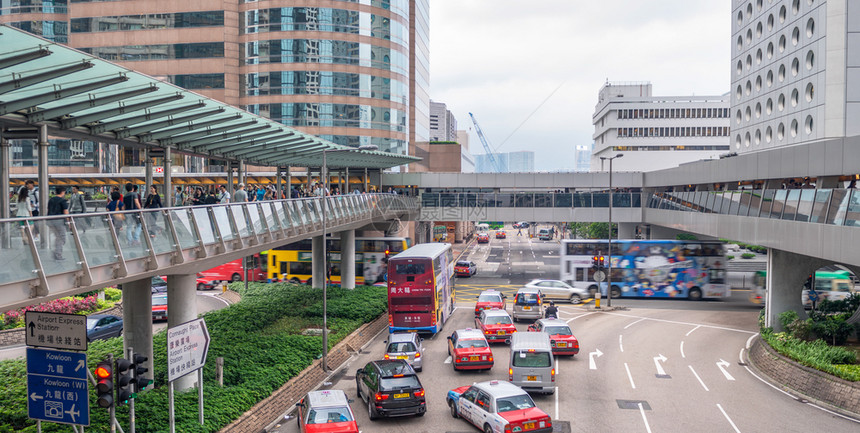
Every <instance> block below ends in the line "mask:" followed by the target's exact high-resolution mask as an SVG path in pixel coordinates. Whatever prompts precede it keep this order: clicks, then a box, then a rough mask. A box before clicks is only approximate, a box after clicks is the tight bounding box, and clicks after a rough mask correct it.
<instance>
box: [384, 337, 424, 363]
mask: <svg viewBox="0 0 860 433" xmlns="http://www.w3.org/2000/svg"><path fill="white" fill-rule="evenodd" d="M423 342H424V339H423V338H421V337H419V336H418V334H417V333H415V332H400V333H395V334H390V335H389V336H388V341H387V342H386V343H387V344H388V346H387V347H386V349H385V359H402V360H404V361H406V362H408V363H409V365H411V366H412V368H413V369H414V370H415V371H421V368H422V366H423V365H424V362H423V359H424V344H423Z"/></svg>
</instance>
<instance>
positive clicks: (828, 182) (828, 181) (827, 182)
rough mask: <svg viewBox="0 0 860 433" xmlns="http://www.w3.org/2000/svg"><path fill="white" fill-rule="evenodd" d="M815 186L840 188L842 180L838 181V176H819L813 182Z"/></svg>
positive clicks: (819, 187)
mask: <svg viewBox="0 0 860 433" xmlns="http://www.w3.org/2000/svg"><path fill="white" fill-rule="evenodd" d="M815 187H816V188H818V189H833V188H842V182H839V176H819V177H818V179H817V181H816V182H815Z"/></svg>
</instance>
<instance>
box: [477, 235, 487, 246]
mask: <svg viewBox="0 0 860 433" xmlns="http://www.w3.org/2000/svg"><path fill="white" fill-rule="evenodd" d="M477 239H478V243H479V244H487V243H490V235H488V234H486V233H478V236H477Z"/></svg>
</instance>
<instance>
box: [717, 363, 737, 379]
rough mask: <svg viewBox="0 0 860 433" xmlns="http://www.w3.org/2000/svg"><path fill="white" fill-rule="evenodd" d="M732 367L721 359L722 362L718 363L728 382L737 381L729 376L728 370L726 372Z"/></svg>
mask: <svg viewBox="0 0 860 433" xmlns="http://www.w3.org/2000/svg"><path fill="white" fill-rule="evenodd" d="M730 365H731V364H729V363H728V362H726V361H724V360H722V359H720V362H718V363H717V367H719V368H720V371H722V372H723V376H725V377H726V379H727V380H735V378H734V377H732V375H731V374H729V372H728V370H726V368H728V366H730Z"/></svg>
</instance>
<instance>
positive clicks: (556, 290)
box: [524, 279, 591, 304]
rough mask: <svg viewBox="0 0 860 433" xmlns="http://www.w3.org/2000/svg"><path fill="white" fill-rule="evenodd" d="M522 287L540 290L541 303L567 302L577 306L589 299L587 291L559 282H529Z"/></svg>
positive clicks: (542, 280) (540, 280)
mask: <svg viewBox="0 0 860 433" xmlns="http://www.w3.org/2000/svg"><path fill="white" fill-rule="evenodd" d="M524 287H526V288H528V289H535V290H540V292H541V294H542V295H543V301H569V302H571V303H573V304H578V303H580V302H582V300H583V299H588V298H590V297H591V295H590V294H589V293H588V290H586V289H578V288H576V287H573V286H571V285H570V284H567V283H565V282H564V281H560V280H544V279H537V280H531V281H529V282H528V283H527V284H526V285H525V286H524Z"/></svg>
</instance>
